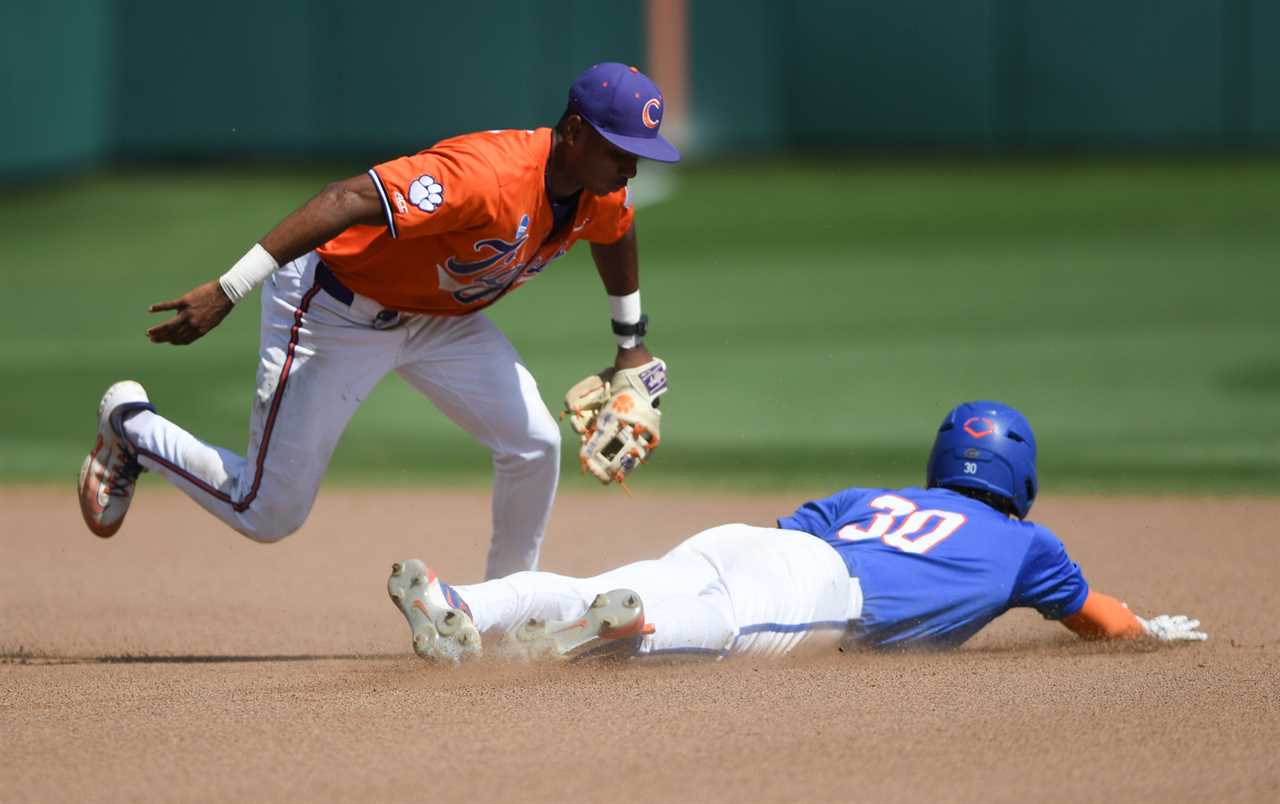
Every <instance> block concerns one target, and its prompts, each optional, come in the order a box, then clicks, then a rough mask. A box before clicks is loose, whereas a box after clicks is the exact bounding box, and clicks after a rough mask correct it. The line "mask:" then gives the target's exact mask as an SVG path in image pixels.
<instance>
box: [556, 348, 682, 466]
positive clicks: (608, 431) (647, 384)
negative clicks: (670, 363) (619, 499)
mask: <svg viewBox="0 0 1280 804" xmlns="http://www.w3.org/2000/svg"><path fill="white" fill-rule="evenodd" d="M666 392H667V364H666V363H664V362H662V361H661V360H659V359H657V358H654V359H653V360H651V361H649V362H648V363H645V364H644V365H643V366H639V367H637V368H629V369H619V370H616V371H615V370H613V369H605V370H604V371H602V372H600V373H599V374H592V375H591V376H590V377H587V378H586V379H584V380H582V381H581V382H579V383H578V384H576V385H574V386H573V387H572V388H570V389H569V393H567V394H565V397H564V408H565V411H564V415H567V416H569V424H570V425H572V427H573V429H574V430H575V431H576V432H577V433H578V434H579V435H580V436H581V437H582V448H581V449H580V450H578V460H579V462H580V463H581V464H582V469H583V471H586V472H590V473H591V474H593V475H595V476H596V479H598V480H599V481H600V482H601V483H604V484H605V485H608V484H609V483H614V482H617V483H618V484H620V485H622V486H623V487H624V488H625V486H626V482H625V481H626V478H627V475H629V474H630V473H631V471H632V470H633V469H635V468H636V467H637V466H639V465H640V464H642V463H644V462H645V461H647V460H648V459H649V456H650V455H651V454H653V451H654V450H655V449H656V448H657V446H658V440H659V430H660V427H661V423H662V414H661V413H660V412H659V411H658V407H657V401H658V397H660V396H662V395H663V394H664V393H666Z"/></svg>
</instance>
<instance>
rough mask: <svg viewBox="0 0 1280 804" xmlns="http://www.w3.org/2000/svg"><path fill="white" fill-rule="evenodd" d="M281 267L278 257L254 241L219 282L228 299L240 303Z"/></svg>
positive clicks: (219, 278)
mask: <svg viewBox="0 0 1280 804" xmlns="http://www.w3.org/2000/svg"><path fill="white" fill-rule="evenodd" d="M279 267H280V266H279V265H278V264H276V258H275V257H272V256H271V254H270V253H269V252H268V251H267V250H266V249H265V248H263V247H262V244H261V243H254V244H253V248H251V249H249V252H248V253H247V254H245V255H244V256H243V257H241V258H240V261H239V262H237V263H236V264H235V265H233V266H231V270H230V271H227V272H226V273H225V274H223V275H222V276H220V277H218V284H219V285H220V286H221V287H222V292H223V293H225V294H227V298H228V299H230V300H231V301H232V302H233V303H235V304H239V303H240V300H241V299H243V298H244V297H245V296H248V295H249V294H250V293H251V292H252V291H253V289H254V288H256V287H257V286H258V285H261V284H262V283H263V281H264V280H265V279H266V278H267V277H269V276H271V274H272V273H273V272H274V271H275V270H276V269H277V268H279Z"/></svg>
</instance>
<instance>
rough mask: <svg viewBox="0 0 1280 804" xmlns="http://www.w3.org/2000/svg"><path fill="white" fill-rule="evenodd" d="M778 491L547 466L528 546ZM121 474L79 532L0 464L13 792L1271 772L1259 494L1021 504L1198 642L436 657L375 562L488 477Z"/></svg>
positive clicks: (1052, 794) (445, 558) (1154, 788)
mask: <svg viewBox="0 0 1280 804" xmlns="http://www.w3.org/2000/svg"><path fill="white" fill-rule="evenodd" d="M800 499H801V498H800V497H795V496H790V495H772V496H754V497H741V496H740V497H712V496H707V495H692V494H649V493H641V494H640V495H639V496H638V497H637V498H636V499H634V500H630V501H625V500H624V501H619V500H618V499H616V498H614V497H613V496H612V495H608V494H594V493H592V494H583V493H570V494H566V495H564V496H562V498H561V499H560V501H559V503H558V505H557V508H556V511H555V515H554V516H553V518H552V524H551V534H552V536H551V539H550V542H549V544H548V547H547V550H546V554H545V561H544V563H545V565H546V566H547V567H548V568H552V569H555V570H559V571H563V572H568V573H574V574H582V573H594V572H597V571H599V570H602V569H604V568H606V567H607V566H608V565H609V564H611V563H615V562H620V561H626V560H631V559H636V558H642V557H648V556H653V555H656V554H658V553H660V552H661V551H662V550H664V549H666V548H667V547H670V546H671V545H673V544H675V543H676V542H677V541H679V540H680V539H681V538H683V537H684V536H685V535H687V534H689V533H692V532H694V531H696V530H698V529H700V528H703V527H706V526H709V525H712V524H716V523H720V522H723V521H727V520H745V521H749V522H756V523H764V522H767V521H768V520H769V519H770V518H771V517H772V516H774V515H775V514H776V513H777V512H779V511H782V510H787V509H788V507H789V506H791V505H793V504H795V503H796V502H797V501H799V500H800ZM139 503H140V504H139V505H138V507H137V508H136V510H135V511H133V512H132V513H131V514H130V518H129V521H128V522H127V523H126V526H125V528H124V530H123V531H122V532H121V533H120V534H119V535H118V536H117V537H116V538H115V539H113V540H110V541H101V542H100V541H98V540H96V539H95V538H94V537H92V536H90V535H89V534H88V533H87V532H85V531H84V527H83V525H82V524H81V523H80V521H79V514H78V511H77V510H76V507H75V505H74V504H73V501H72V498H71V490H70V486H69V484H68V488H65V489H59V490H57V491H56V492H54V491H31V490H26V491H18V490H13V491H7V492H4V493H3V495H0V504H3V506H4V508H5V510H7V511H9V512H10V513H9V515H8V517H7V526H6V529H5V531H4V536H3V539H2V540H0V550H2V551H3V555H4V557H5V560H4V561H3V562H0V634H2V635H3V641H4V644H3V646H0V647H2V648H3V656H4V658H3V661H2V662H0V721H2V724H3V729H2V731H3V743H4V761H3V763H0V790H2V791H3V796H2V798H3V799H4V801H6V802H28V801H30V802H43V801H74V800H80V801H88V800H92V801H130V800H150V801H290V802H292V801H296V802H308V803H314V802H329V801H407V800H415V801H454V802H491V801H492V802H504V801H505V802H525V801H529V802H577V801H581V802H595V801H599V802H618V803H619V804H624V803H625V802H647V801H690V802H692V801H699V802H709V804H720V803H721V802H725V803H728V802H754V801H767V802H791V801H867V802H921V801H955V802H1026V801H1043V802H1051V801H1111V802H1161V804H1171V803H1172V802H1189V803H1192V804H1204V802H1207V801H1215V802H1216V801H1233V802H1274V801H1275V800H1276V799H1277V795H1278V794H1280V766H1278V765H1277V753H1276V745H1277V744H1278V743H1280V618H1277V616H1276V615H1277V611H1278V609H1280V607H1278V605H1277V591H1276V589H1277V586H1278V585H1280V550H1278V549H1277V541H1276V539H1275V538H1274V534H1275V530H1274V529H1275V522H1276V521H1277V518H1278V517H1280V503H1277V502H1274V501H1264V500H1245V499H1237V500H1227V501H1223V500H1210V499H1200V500H1177V499H1163V500H1161V499H1143V498H1114V499H1105V500H1102V499H1089V498H1071V497H1061V496H1058V497H1050V498H1048V499H1046V500H1044V501H1043V504H1042V505H1041V506H1040V507H1039V512H1038V513H1039V515H1040V516H1039V517H1038V518H1039V519H1040V520H1041V521H1043V522H1045V523H1046V524H1048V525H1049V526H1050V527H1052V528H1054V529H1056V530H1057V531H1058V532H1059V533H1060V534H1061V535H1062V536H1063V538H1064V539H1065V541H1066V543H1067V545H1068V547H1069V548H1070V549H1071V551H1072V554H1073V556H1074V557H1076V558H1077V559H1078V560H1079V561H1080V562H1081V564H1082V566H1084V568H1085V572H1086V575H1087V577H1088V578H1089V579H1090V581H1091V582H1092V583H1093V584H1094V585H1096V586H1097V587H1098V588H1100V589H1104V590H1107V591H1110V592H1112V593H1114V594H1117V595H1119V596H1121V597H1122V598H1123V599H1125V600H1127V601H1128V602H1129V603H1130V605H1132V606H1134V607H1135V608H1136V609H1138V610H1139V611H1144V612H1151V611H1173V612H1181V611H1186V612H1192V613H1194V614H1196V615H1197V616H1199V617H1201V618H1202V619H1203V620H1204V627H1205V628H1206V629H1207V630H1208V631H1209V633H1210V634H1211V635H1212V636H1211V638H1210V640H1209V641H1208V642H1205V643H1200V644H1192V645H1180V646H1172V647H1154V646H1142V647H1139V646H1134V645H1129V646H1099V645H1088V644H1084V643H1081V642H1079V641H1077V640H1076V639H1075V638H1074V637H1073V636H1071V635H1070V634H1069V633H1068V632H1067V631H1066V630H1065V629H1063V628H1061V627H1060V626H1058V625H1056V624H1053V623H1046V622H1044V621H1042V620H1041V619H1040V618H1039V617H1038V616H1037V615H1035V614H1029V613H1026V612H1020V613H1019V612H1015V613H1013V614H1011V615H1007V616H1006V617H1004V618H1002V619H1001V620H998V621H997V622H996V623H995V624H994V625H993V626H992V627H990V628H989V629H988V630H987V631H985V632H983V633H982V634H980V635H979V636H978V638H976V639H974V640H973V641H972V642H971V643H970V644H969V645H967V646H966V647H965V648H963V649H962V650H960V651H958V652H954V653H949V654H889V655H879V654H865V653H858V654H844V655H840V654H832V655H824V656H817V657H811V658H804V659H784V660H779V661H773V662H768V661H753V660H746V659H740V660H731V661H725V662H710V663H693V664H647V665H646V664H640V663H635V662H631V663H626V664H622V665H609V666H599V665H597V666H595V667H588V666H531V665H504V664H496V663H485V662H481V663H478V664H474V665H468V666H464V667H462V668H460V669H457V670H452V669H447V668H440V667H433V666H429V665H427V664H425V663H424V662H423V661H422V660H420V659H418V658H417V657H416V656H414V655H413V653H412V652H411V650H410V648H409V638H408V633H409V632H408V627H407V626H406V625H405V623H404V620H403V618H402V617H401V616H400V614H399V613H398V612H397V611H396V610H395V609H394V608H393V607H392V605H391V604H390V602H389V601H388V600H387V599H386V592H385V583H386V575H387V572H388V569H389V567H390V565H391V562H392V561H394V560H397V559H402V558H406V557H409V556H421V557H423V558H425V559H427V560H428V561H430V562H432V564H433V565H434V566H436V567H437V568H438V569H439V570H440V571H441V572H442V573H443V574H444V576H445V577H446V578H450V579H454V580H457V581H466V580H471V579H474V578H476V577H477V575H478V574H479V573H480V572H481V569H482V562H483V554H484V547H485V543H486V540H487V522H486V518H487V503H486V498H485V496H484V495H482V494H479V493H459V492H453V493H447V494H439V493H437V494H430V493H403V494H386V493H360V494H351V493H345V492H341V491H333V490H329V491H325V492H323V493H322V494H321V498H320V501H319V504H318V508H317V511H316V513H315V515H314V516H313V517H312V521H311V524H309V525H308V526H307V528H306V530H305V531H304V532H303V533H300V534H297V535H295V536H294V537H292V538H290V539H289V540H287V541H286V542H284V543H282V544H278V545H274V546H269V547H264V546H260V545H256V544H252V543H250V542H248V541H247V540H244V539H241V538H239V537H237V536H235V535H233V534H231V533H230V532H229V531H227V530H226V529H225V528H223V527H222V526H221V525H220V524H218V523H216V522H214V521H213V519H212V518H211V517H208V516H205V515H204V514H203V513H202V512H200V511H197V510H196V509H195V506H194V505H193V504H191V503H190V502H189V501H187V500H186V499H185V498H181V497H179V496H178V495H177V494H176V493H173V492H170V491H168V490H167V489H164V488H162V487H156V486H154V485H153V486H151V487H148V488H144V489H143V497H142V498H141V499H140V500H139ZM606 520H608V521H609V522H610V523H612V524H611V525H610V527H609V528H608V529H606V528H604V527H602V526H601V523H602V522H604V521H606ZM438 522H449V523H450V525H449V526H448V527H442V526H440V525H436V524H433V523H438ZM607 556H608V557H612V558H611V559H606V557H607Z"/></svg>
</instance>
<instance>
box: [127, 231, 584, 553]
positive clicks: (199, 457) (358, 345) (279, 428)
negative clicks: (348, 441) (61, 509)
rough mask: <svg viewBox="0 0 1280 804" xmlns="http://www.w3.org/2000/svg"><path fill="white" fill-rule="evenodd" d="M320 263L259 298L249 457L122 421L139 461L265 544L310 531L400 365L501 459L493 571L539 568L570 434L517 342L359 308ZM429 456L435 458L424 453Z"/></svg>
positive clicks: (272, 285)
mask: <svg viewBox="0 0 1280 804" xmlns="http://www.w3.org/2000/svg"><path fill="white" fill-rule="evenodd" d="M318 264H319V258H318V257H317V256H316V255H315V254H314V253H311V254H308V255H306V256H304V257H301V258H299V259H297V260H295V261H293V262H291V263H288V264H286V265H284V266H282V267H281V268H280V269H279V270H278V271H276V272H275V273H274V274H273V275H272V276H271V277H270V279H268V281H267V282H266V284H265V285H264V287H263V291H262V340H261V346H260V352H259V361H258V380H257V384H258V391H257V396H256V398H255V399H254V404H253V411H252V415H251V421H250V432H249V449H248V456H247V458H242V457H241V456H239V455H237V454H235V453H233V452H231V451H229V450H226V449H223V448H221V447H216V446H211V445H209V444H206V443H204V442H202V441H200V440H199V439H197V438H195V437H194V436H192V435H191V434H190V433H188V432H187V431H185V430H183V429H182V428H181V427H179V426H177V425H176V424H174V423H172V422H170V421H168V420H167V419H165V418H163V417H162V416H159V415H156V414H153V413H149V412H143V413H140V414H137V415H135V416H133V417H131V418H129V419H128V420H127V421H126V423H125V430H126V434H127V435H128V437H129V439H130V441H131V442H132V443H133V444H134V445H135V446H136V447H137V449H138V454H139V459H140V462H141V463H142V465H143V466H144V467H146V468H147V469H151V470H155V471H158V472H160V473H162V474H163V475H164V476H165V477H166V478H168V479H169V481H170V482H172V483H173V484H174V485H175V486H177V487H178V488H180V489H182V490H183V491H185V492H186V493H187V494H188V495H190V496H191V498H192V499H194V500H195V501H196V502H197V503H199V504H200V505H202V506H203V507H204V508H206V509H207V510H208V511H210V512H211V513H213V514H214V515H215V516H217V517H218V518H220V519H222V520H223V521H224V522H226V523H227V524H228V525H230V526H231V527H233V528H235V529H236V530H238V531H239V532H241V533H243V534H244V535H246V536H248V537H249V538H251V539H255V540H257V541H263V542H270V541H276V540H278V539H281V538H284V537H285V536H287V535H288V534H290V533H292V532H293V531H295V530H297V529H298V528H299V527H301V525H302V523H303V522H304V521H305V520H306V518H307V514H308V513H309V512H310V510H311V505H312V503H313V502H314V500H315V496H316V492H317V490H318V488H319V485H320V480H321V478H322V477H323V476H324V472H325V469H326V468H327V467H328V464H329V458H330V456H332V454H333V450H334V448H335V447H336V446H337V444H338V439H339V437H340V436H341V435H342V432H343V430H344V429H345V428H346V426H347V422H348V421H350V419H351V416H352V415H353V414H354V413H355V411H356V408H358V407H359V406H360V403H361V402H363V401H364V400H365V398H366V397H367V396H368V394H369V392H370V391H372V390H373V387H374V386H375V385H376V384H377V383H378V381H379V380H381V379H382V378H383V377H384V376H385V375H386V374H387V373H388V372H390V371H395V372H396V373H398V374H399V375H400V376H401V377H403V378H404V379H405V380H407V381H408V382H409V384H410V385H412V386H413V387H414V388H416V389H418V391H420V392H421V393H422V394H423V395H424V396H426V397H427V398H428V399H430V400H431V401H432V402H433V403H435V405H436V406H437V407H438V408H440V410H442V411H443V412H444V413H445V415H447V416H448V417H449V418H450V419H452V420H453V421H454V422H456V423H457V424H458V425H459V426H461V427H462V428H463V429H465V430H466V431H467V432H469V433H471V434H472V435H473V436H475V437H476V439H478V440H479V441H480V442H481V443H483V444H484V445H485V446H487V447H488V448H489V449H490V450H492V452H493V465H494V475H495V480H494V490H493V541H492V544H491V546H490V549H489V556H488V563H487V566H486V577H490V578H493V577H500V576H502V575H506V574H509V573H512V572H518V571H520V570H525V569H532V568H533V567H536V566H537V562H538V551H539V547H540V545H541V542H542V534H543V529H544V528H545V526H546V523H547V517H548V515H549V513H550V510H551V503H552V501H553V499H554V496H555V489H556V483H557V481H558V479H559V472H560V431H559V427H558V425H557V424H556V422H555V420H554V419H553V418H552V416H551V414H550V413H549V412H548V411H547V408H546V405H545V404H544V403H543V402H542V398H541V397H540V396H539V395H538V387H537V383H536V382H535V381H534V379H533V376H532V375H531V374H530V373H529V371H528V369H526V368H525V366H524V365H523V364H522V363H521V361H520V356H519V355H518V354H517V353H516V350H515V348H514V347H513V346H512V345H511V343H510V341H508V340H507V338H506V337H505V336H504V335H503V334H502V333H501V332H500V331H499V330H498V328H497V327H495V326H494V325H493V323H492V322H491V321H490V320H489V319H488V318H487V317H486V316H484V315H483V314H481V313H472V314H470V315H465V316H457V317H447V316H427V315H401V316H400V320H401V323H400V324H399V325H398V326H396V327H394V328H391V329H377V328H375V326H374V324H375V322H377V318H378V314H379V313H381V312H383V310H382V307H381V305H379V304H378V303H377V302H375V301H373V300H372V299H369V298H367V297H364V296H360V295H359V294H356V295H355V298H354V300H353V301H352V302H351V304H350V305H348V304H344V303H343V302H341V301H339V300H338V299H335V298H334V297H333V296H331V295H330V294H329V293H328V292H327V291H325V290H323V289H322V288H321V287H320V285H319V284H317V281H316V266H317V265H318ZM424 460H430V456H429V455H427V456H424Z"/></svg>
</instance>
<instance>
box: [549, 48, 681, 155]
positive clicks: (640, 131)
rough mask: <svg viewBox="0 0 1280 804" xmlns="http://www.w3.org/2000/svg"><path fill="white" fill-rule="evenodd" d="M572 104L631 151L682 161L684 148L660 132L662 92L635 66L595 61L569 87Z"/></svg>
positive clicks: (621, 145) (570, 104) (614, 142)
mask: <svg viewBox="0 0 1280 804" xmlns="http://www.w3.org/2000/svg"><path fill="white" fill-rule="evenodd" d="M569 106H570V107H571V108H572V109H573V111H575V112H577V113H578V114H580V115H582V119H583V120H586V121H587V122H588V123H590V124H591V127H592V128H594V129H595V130H596V131H598V132H600V136H601V137H604V138H605V139H606V140H608V141H609V142H611V143H613V144H614V145H616V146H617V147H619V148H621V149H622V150H624V151H626V152H627V153H629V154H635V155H636V156H642V157H644V158H645V159H653V160H656V161H658V162H679V161H680V152H679V151H677V150H676V147H675V146H674V145H672V144H671V143H670V142H668V141H667V138H666V137H663V136H662V135H661V134H659V133H658V127H659V126H660V125H662V106H663V100H662V92H661V90H659V89H658V85H657V84H655V83H653V82H652V81H650V80H649V77H648V76H647V75H645V74H644V73H642V72H640V71H639V70H637V69H636V68H635V67H628V66H627V65H625V64H618V63H617V62H614V61H609V62H604V63H602V64H597V65H595V66H594V67H592V68H591V69H589V70H587V71H586V72H584V73H582V75H579V76H578V77H577V79H576V80H575V81H574V82H573V86H571V87H569Z"/></svg>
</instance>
